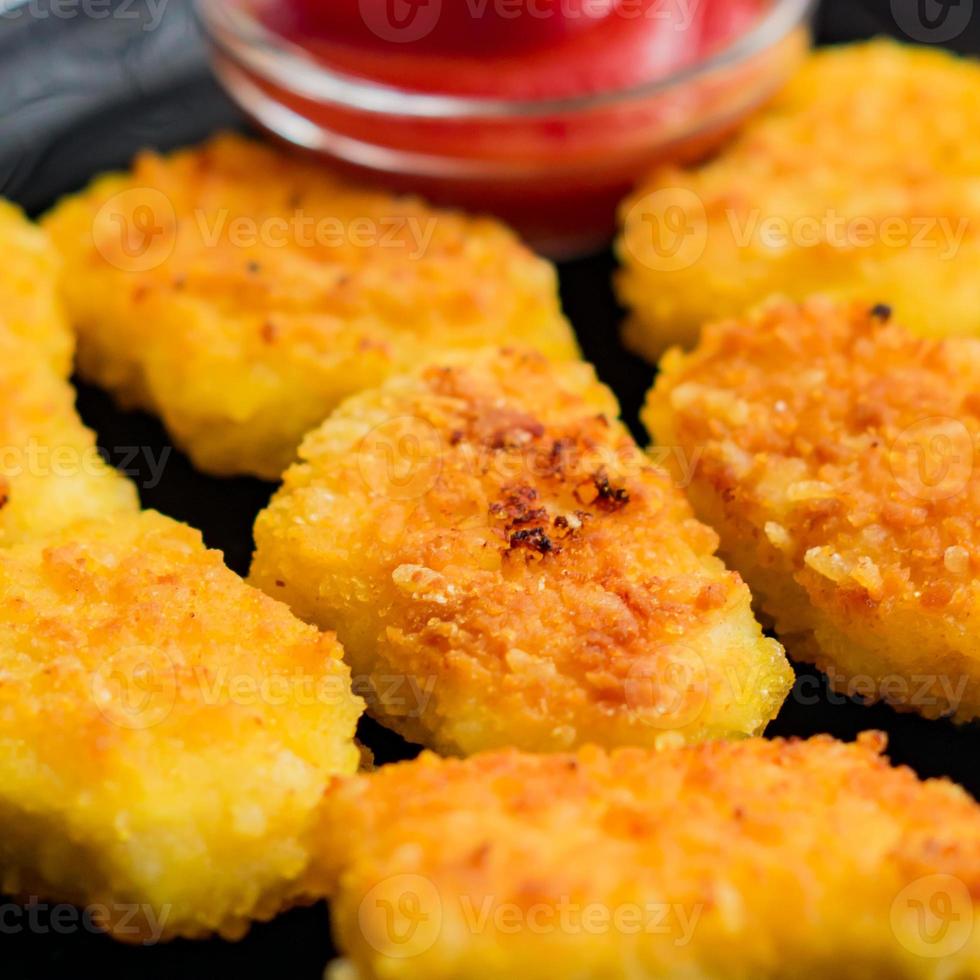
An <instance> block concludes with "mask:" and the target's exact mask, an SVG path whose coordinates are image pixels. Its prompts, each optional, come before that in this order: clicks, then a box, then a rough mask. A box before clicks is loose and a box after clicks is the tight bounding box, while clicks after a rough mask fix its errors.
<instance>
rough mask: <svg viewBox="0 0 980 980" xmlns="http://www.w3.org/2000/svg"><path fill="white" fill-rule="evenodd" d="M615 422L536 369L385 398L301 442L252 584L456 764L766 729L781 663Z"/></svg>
mask: <svg viewBox="0 0 980 980" xmlns="http://www.w3.org/2000/svg"><path fill="white" fill-rule="evenodd" d="M617 413H618V407H617V405H616V401H615V399H614V397H613V395H612V394H611V392H610V391H609V390H608V389H607V388H605V387H604V386H603V385H600V384H599V383H598V382H597V381H596V379H595V374H594V372H593V371H592V368H591V367H590V366H588V365H586V364H582V363H573V362H568V363H562V364H557V363H549V362H548V361H547V360H546V359H545V358H544V357H543V356H541V355H540V354H537V353H531V352H527V351H515V350H496V349H494V350H489V351H485V352H483V353H480V354H473V353H471V354H468V355H465V356H462V357H459V356H458V357H457V358H455V359H448V360H443V361H439V362H437V363H436V364H434V365H431V366H429V367H427V368H425V369H423V370H422V371H420V372H418V373H415V374H412V375H407V376H402V377H397V378H394V379H391V380H390V381H389V382H388V383H387V384H386V385H385V386H383V387H381V388H379V389H376V390H374V391H371V392H365V393H363V394H361V395H358V396H356V397H354V398H352V399H350V400H349V401H347V402H345V403H344V404H343V405H342V406H341V407H340V408H339V409H337V411H336V412H335V413H334V414H333V415H332V416H331V417H330V418H329V419H328V420H327V421H326V422H325V423H324V424H323V426H322V427H321V428H320V429H318V430H316V431H315V432H313V433H311V434H310V435H309V436H308V437H307V438H306V440H305V441H304V443H303V446H302V448H301V450H300V458H301V462H300V463H298V464H296V465H295V466H293V467H292V468H291V469H290V470H289V471H287V473H286V475H285V482H284V485H283V486H282V488H280V490H279V492H278V493H277V495H276V496H275V497H274V498H273V501H272V503H271V505H270V506H269V508H268V509H267V510H265V511H264V512H263V513H262V514H260V516H259V518H258V521H257V522H256V526H255V536H256V544H257V550H256V554H255V560H254V563H253V567H252V573H251V581H253V582H254V583H255V584H256V585H258V586H259V587H260V588H263V589H265V590H266V591H267V592H269V594H270V595H272V596H274V597H276V598H281V599H283V600H284V601H286V602H287V603H289V604H290V606H291V607H292V608H293V610H294V611H295V612H296V613H297V614H298V615H299V616H300V617H301V618H302V619H306V620H307V621H310V622H314V623H317V624H319V625H320V626H322V627H324V628H329V629H336V631H337V633H338V636H339V637H340V640H341V642H342V643H343V644H344V648H345V650H346V655H347V657H348V662H349V663H350V664H351V666H352V669H353V672H354V675H355V679H356V681H357V683H358V685H359V686H360V685H363V687H364V689H365V690H366V691H367V692H369V693H367V694H366V697H367V698H368V701H369V705H370V709H371V710H372V711H373V713H374V714H375V715H376V716H377V717H378V718H379V719H380V720H382V721H383V722H384V723H385V724H387V725H389V726H391V727H392V728H394V729H395V730H396V731H398V732H400V733H401V734H402V735H404V736H405V737H406V738H409V739H411V740H413V741H416V742H421V743H423V744H425V745H428V746H430V747H433V748H436V749H438V750H440V751H443V752H446V753H453V754H457V753H458V754H464V755H465V754H469V753H472V752H476V751H478V750H481V749H484V748H493V747H498V746H505V745H515V746H517V747H521V748H526V749H529V750H532V751H551V750H558V749H566V748H569V747H572V746H575V745H579V744H582V743H583V742H588V741H594V742H597V743H601V744H604V745H610V746H612V745H618V744H646V745H654V744H660V743H663V742H674V741H679V740H694V739H703V738H708V737H715V736H721V735H729V734H742V735H748V734H752V733H755V732H758V731H760V730H761V729H762V728H763V727H764V726H765V724H766V723H767V722H768V721H769V720H770V719H771V718H772V717H773V716H774V715H775V714H776V712H777V710H778V709H779V706H780V704H781V703H782V701H783V699H784V697H785V696H786V693H787V691H788V690H789V687H790V684H791V679H792V675H791V671H790V668H789V665H788V663H787V662H786V660H785V658H784V656H783V651H782V650H781V648H780V646H779V644H778V643H776V642H775V641H774V640H770V639H765V638H764V637H763V636H762V632H761V629H760V627H759V625H758V624H757V623H756V621H755V619H754V618H753V616H752V613H751V610H750V596H749V593H748V590H747V589H746V587H745V585H744V583H743V582H742V581H741V579H739V577H738V576H737V575H734V574H732V573H730V572H728V571H727V570H726V569H725V567H724V566H723V565H722V563H721V562H720V561H719V560H718V559H717V558H715V557H714V549H715V546H716V544H717V539H716V537H715V535H714V533H713V532H712V531H710V530H709V529H708V528H706V527H704V526H703V525H701V524H699V523H698V522H697V521H696V520H694V518H693V515H692V514H691V511H690V508H689V506H688V504H687V502H686V501H685V499H684V497H683V495H682V494H681V492H680V491H679V490H678V489H677V488H676V487H675V486H674V485H673V484H672V482H671V480H670V479H669V477H668V476H667V475H666V473H664V472H663V471H661V470H659V469H657V468H655V467H654V466H652V465H650V463H649V461H648V460H646V459H645V457H644V454H643V453H642V452H641V451H640V450H639V449H638V448H637V446H636V445H635V443H634V442H633V441H632V439H631V438H630V436H629V435H628V433H627V432H626V430H625V428H624V427H623V426H622V425H621V423H620V422H618V421H617Z"/></svg>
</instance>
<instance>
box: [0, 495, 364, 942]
mask: <svg viewBox="0 0 980 980" xmlns="http://www.w3.org/2000/svg"><path fill="white" fill-rule="evenodd" d="M361 707H362V704H361V701H360V699H359V698H357V697H355V696H354V695H353V694H352V693H351V690H350V677H349V672H348V670H347V668H346V666H345V665H344V664H343V662H342V660H341V649H340V646H339V645H338V644H337V642H336V641H335V639H334V638H333V637H332V636H328V635H323V634H320V633H319V632H318V631H317V630H315V629H314V628H312V627H310V626H306V625H305V624H302V623H300V622H298V621H297V620H296V619H295V618H294V617H293V616H292V615H291V614H290V613H289V611H288V610H287V609H286V607H285V606H282V605H280V604H279V603H276V602H274V601H272V600H271V599H269V598H268V597H267V596H265V595H263V594H262V593H260V592H258V591H257V590H255V589H251V588H249V587H248V586H246V585H245V583H244V582H242V581H241V580H240V579H239V578H238V577H237V576H236V575H235V574H234V573H232V572H231V571H229V570H228V569H227V568H226V567H225V566H224V564H223V563H222V560H221V555H220V554H219V553H217V552H214V551H206V550H205V549H204V547H203V545H202V543H201V539H200V535H199V534H198V533H197V532H196V531H193V530H191V529H190V528H189V527H186V526H184V525H181V524H178V523H176V522H174V521H171V520H170V519H168V518H165V517H162V516H161V515H159V514H156V513H154V512H152V511H146V512H144V513H142V514H140V515H125V516H122V517H118V518H116V519H114V520H108V521H102V522H98V523H96V522H92V523H83V524H77V525H74V526H73V527H72V528H71V529H70V530H69V531H66V532H61V533H59V534H56V535H53V536H51V537H49V538H46V539H43V540H38V541H36V542H32V543H27V544H22V545H17V546H15V547H12V548H10V549H8V550H6V551H4V553H3V555H2V560H0V889H2V891H3V892H5V893H8V894H17V895H38V896H45V897H48V898H51V899H56V900H59V901H72V902H76V903H78V904H79V905H86V906H89V907H90V908H91V910H92V914H93V916H94V918H95V920H96V921H97V922H98V923H99V924H100V925H102V926H103V927H105V928H106V929H107V930H109V931H111V932H112V933H113V934H114V935H115V936H116V937H117V938H119V939H123V940H127V941H155V940H157V939H159V938H161V937H163V938H169V937H171V936H177V935H179V936H194V937H196V936H202V935H205V934H207V933H210V932H212V931H218V932H220V933H222V934H223V935H225V936H229V937H235V936H238V935H240V934H241V933H243V932H244V931H245V929H246V928H247V925H248V922H249V921H250V920H251V919H253V918H267V917H271V916H272V915H273V914H275V913H276V912H277V911H279V909H280V908H281V906H282V905H283V903H284V902H286V901H287V900H291V899H293V898H298V897H300V896H297V895H295V894H294V888H295V886H294V882H295V879H296V878H297V877H298V876H299V875H300V874H301V873H302V872H304V871H305V869H306V865H307V862H308V858H309V850H308V846H309V841H308V839H307V835H308V833H309V831H310V829H311V820H312V817H313V814H314V811H315V809H316V807H317V805H318V801H319V800H320V798H321V796H322V794H323V791H324V788H325V787H326V785H327V784H328V782H329V780H330V778H331V777H332V776H333V775H336V774H345V775H346V774H351V773H353V772H354V771H355V770H356V768H357V764H358V758H359V754H358V750H357V748H356V746H355V743H354V741H353V735H354V727H355V723H356V721H357V718H358V716H359V714H360V711H361Z"/></svg>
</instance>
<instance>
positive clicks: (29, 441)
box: [0, 273, 138, 546]
mask: <svg viewBox="0 0 980 980" xmlns="http://www.w3.org/2000/svg"><path fill="white" fill-rule="evenodd" d="M3 281H4V277H3V275H2V273H0V283H2V282H3ZM2 289H3V286H0V291H2ZM25 322H26V321H25ZM0 390H2V394H3V401H2V405H0V546H3V545H7V544H11V543H12V542H15V541H18V540H21V539H23V538H25V537H30V536H32V535H35V534H41V533H44V532H46V531H51V530H56V529H58V528H62V527H65V526H66V525H68V524H70V523H71V522H72V521H75V520H80V519H82V518H96V517H103V516H108V515H111V514H114V513H116V512H119V511H135V510H136V509H137V506H138V504H137V496H136V488H135V487H134V486H133V484H132V483H130V481H129V480H127V479H126V478H125V477H124V476H122V474H120V473H118V472H117V471H116V470H115V469H113V468H112V467H111V466H109V465H108V464H107V463H106V462H105V460H104V459H103V458H102V456H101V455H100V453H99V451H98V448H97V447H96V444H95V435H94V433H93V432H91V431H90V430H89V429H87V428H86V427H85V426H84V425H82V422H81V420H80V419H79V417H78V415H77V414H76V412H75V392H74V390H73V389H72V387H71V385H70V384H69V383H68V382H67V381H66V380H64V378H63V377H62V376H61V375H60V374H59V373H58V372H57V371H56V370H55V368H54V367H53V366H52V364H51V363H50V360H49V358H48V354H47V352H45V351H44V350H40V349H38V347H37V346H36V345H35V344H33V343H31V342H29V341H28V340H26V339H24V338H23V337H21V336H19V335H17V334H16V333H14V331H13V330H11V329H10V328H8V326H7V322H6V321H5V320H4V319H3V316H2V312H0Z"/></svg>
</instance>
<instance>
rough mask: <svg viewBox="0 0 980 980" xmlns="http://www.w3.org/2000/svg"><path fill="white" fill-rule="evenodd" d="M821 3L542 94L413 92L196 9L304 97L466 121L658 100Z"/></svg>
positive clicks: (727, 63) (227, 46)
mask: <svg viewBox="0 0 980 980" xmlns="http://www.w3.org/2000/svg"><path fill="white" fill-rule="evenodd" d="M817 3H818V0H774V2H773V3H772V5H771V7H770V9H769V10H768V11H767V12H766V13H765V14H764V15H763V16H762V17H760V18H759V20H758V21H757V22H756V23H755V24H753V26H752V27H751V28H750V29H749V30H748V31H746V32H745V33H743V34H740V35H738V36H737V37H736V38H734V39H733V40H732V41H731V42H730V43H729V44H727V45H726V46H725V47H722V48H720V49H719V50H718V51H716V52H714V53H713V54H712V55H710V56H709V57H707V58H704V59H702V60H700V61H695V62H693V63H692V64H690V65H687V66H686V67H684V68H682V69H681V70H680V71H677V72H674V73H673V74H670V75H667V76H664V77H661V78H657V79H653V80H651V81H648V82H641V83H639V84H637V85H634V86H630V87H629V88H622V89H610V90H608V91H603V92H594V93H589V94H587V95H575V96H560V97H550V98H539V99H508V98H496V97H491V96H470V95H466V96H457V95H441V94H436V93H429V92H412V91H407V90H405V89H400V88H397V87H395V86H393V85H388V84H384V83H380V82H373V81H371V80H370V79H364V78H359V77H356V76H353V75H348V74H346V73H343V72H339V71H336V70H334V69H331V68H327V67H326V66H324V65H322V64H320V63H318V62H316V61H314V60H313V59H312V58H311V57H310V56H309V55H308V54H307V53H306V52H305V51H304V50H303V48H301V47H299V46H298V45H295V44H292V43H290V42H289V41H286V40H285V39H283V38H281V37H279V36H278V35H276V34H275V33H273V32H272V31H270V30H268V29H266V28H265V27H263V25H262V24H261V23H259V21H257V20H256V19H255V18H254V17H251V16H249V15H248V14H247V12H245V11H244V10H242V9H240V8H238V7H237V5H236V4H234V3H229V2H228V0H195V8H196V10H197V14H198V17H199V19H200V21H201V23H202V25H203V27H204V30H205V33H206V34H207V36H208V37H209V39H210V41H211V42H212V44H214V45H215V46H216V47H217V48H218V50H219V51H220V52H221V53H223V54H224V55H226V56H227V57H230V58H231V59H232V60H234V61H237V62H239V63H240V64H242V65H244V67H246V68H247V69H249V70H251V71H252V72H254V73H256V74H257V75H259V76H260V77H263V78H265V79H267V80H268V81H271V82H274V83H275V84H276V85H282V86H284V87H286V88H288V89H289V90H290V91H292V92H294V93H296V94H298V95H300V96H302V97H304V98H310V99H314V100H316V101H319V102H325V103H333V104H335V105H338V106H341V107H343V108H346V109H352V110H355V111H358V112H364V113H375V114H381V115H396V116H406V117H414V118H420V119H444V120H449V119H451V120H453V121H460V120H468V119H474V120H478V119H482V120H487V119H512V118H520V117H538V116H541V117H544V116H547V117H551V116H564V115H574V114H579V113H583V112H593V111H596V110H601V109H610V108H617V107H624V106H628V105H629V104H631V103H634V102H642V101H645V100H647V99H651V98H656V97H658V96H660V95H663V94H665V93H668V92H670V91H672V90H674V89H678V88H682V87H684V86H687V85H689V84H692V83H694V82H697V81H698V80H700V79H702V78H706V77H709V76H711V75H714V74H716V73H718V72H720V71H724V70H726V69H730V68H734V67H737V66H738V65H739V64H741V63H743V62H746V61H748V60H749V59H751V58H752V57H754V56H755V55H757V54H760V53H762V52H764V51H766V50H767V49H769V48H772V47H775V46H776V45H777V44H779V43H780V42H781V41H783V40H784V39H785V38H787V37H789V36H790V35H791V34H792V33H793V31H795V30H796V29H797V28H799V27H800V26H801V25H803V24H805V23H808V21H809V18H810V16H811V14H812V13H813V11H814V9H815V8H816V6H817Z"/></svg>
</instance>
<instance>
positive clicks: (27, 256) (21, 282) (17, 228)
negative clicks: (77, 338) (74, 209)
mask: <svg viewBox="0 0 980 980" xmlns="http://www.w3.org/2000/svg"><path fill="white" fill-rule="evenodd" d="M0 255H2V256H3V267H2V268H0V323H3V324H5V325H6V328H7V329H8V330H10V331H11V333H13V334H14V335H15V336H17V337H21V338H23V339H24V340H26V341H29V342H30V343H32V344H34V345H35V346H36V347H37V348H38V350H40V351H42V352H43V355H44V356H45V357H46V358H48V360H49V362H50V364H51V367H52V368H53V369H54V371H56V372H57V373H58V374H60V375H62V376H63V377H66V378H67V377H68V375H69V374H70V373H71V362H72V353H73V350H74V338H73V337H72V332H71V328H70V327H69V325H68V318H67V316H66V314H65V310H64V308H63V306H62V302H61V298H60V297H59V295H58V276H59V271H60V264H61V263H60V259H59V258H58V253H57V252H56V251H55V249H54V246H53V245H52V244H51V242H50V241H49V240H48V236H47V235H46V234H45V233H44V232H43V231H42V230H41V229H40V228H38V227H37V225H34V224H32V223H31V222H30V221H28V220H27V218H26V217H25V216H24V213H23V212H22V211H21V210H20V208H18V207H16V206H15V205H13V204H11V203H10V202H9V201H5V200H3V198H0Z"/></svg>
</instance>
